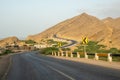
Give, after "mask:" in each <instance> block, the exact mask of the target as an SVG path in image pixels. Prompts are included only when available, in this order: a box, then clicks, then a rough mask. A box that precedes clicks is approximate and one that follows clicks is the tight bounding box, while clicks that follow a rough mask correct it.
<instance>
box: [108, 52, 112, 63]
mask: <svg viewBox="0 0 120 80" xmlns="http://www.w3.org/2000/svg"><path fill="white" fill-rule="evenodd" d="M108 61H109V62H112V56H111V55H110V53H109V54H108Z"/></svg>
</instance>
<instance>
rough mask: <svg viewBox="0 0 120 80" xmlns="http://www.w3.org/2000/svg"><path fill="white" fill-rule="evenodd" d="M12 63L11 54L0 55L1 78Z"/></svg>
mask: <svg viewBox="0 0 120 80" xmlns="http://www.w3.org/2000/svg"><path fill="white" fill-rule="evenodd" d="M9 63H10V55H4V56H0V80H1V79H2V77H3V76H4V74H5V73H6V72H7V69H8V67H9Z"/></svg>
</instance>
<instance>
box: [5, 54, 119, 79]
mask: <svg viewBox="0 0 120 80" xmlns="http://www.w3.org/2000/svg"><path fill="white" fill-rule="evenodd" d="M7 80H120V70H116V69H110V68H105V67H100V66H95V65H90V64H85V63H80V62H73V61H68V60H61V59H56V58H53V57H49V56H45V55H42V54H40V55H38V54H36V52H25V53H22V54H16V55H13V58H12V65H11V68H10V70H9V72H8V74H7Z"/></svg>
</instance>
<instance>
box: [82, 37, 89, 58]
mask: <svg viewBox="0 0 120 80" xmlns="http://www.w3.org/2000/svg"><path fill="white" fill-rule="evenodd" d="M82 43H83V46H84V54H85V58H86V59H87V58H88V55H87V52H86V46H87V43H88V38H87V37H83V38H82Z"/></svg>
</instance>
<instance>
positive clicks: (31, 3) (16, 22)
mask: <svg viewBox="0 0 120 80" xmlns="http://www.w3.org/2000/svg"><path fill="white" fill-rule="evenodd" d="M119 5H120V0H0V38H5V37H9V36H17V37H18V38H20V39H23V38H26V37H27V36H28V35H34V34H38V33H41V32H43V31H44V30H46V29H48V28H50V27H52V26H54V25H56V24H57V23H59V22H62V21H64V20H66V19H69V18H72V17H74V16H77V15H80V14H82V13H84V12H85V13H87V14H90V15H93V16H96V17H98V18H100V19H103V18H106V17H113V18H116V17H120V8H119Z"/></svg>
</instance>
